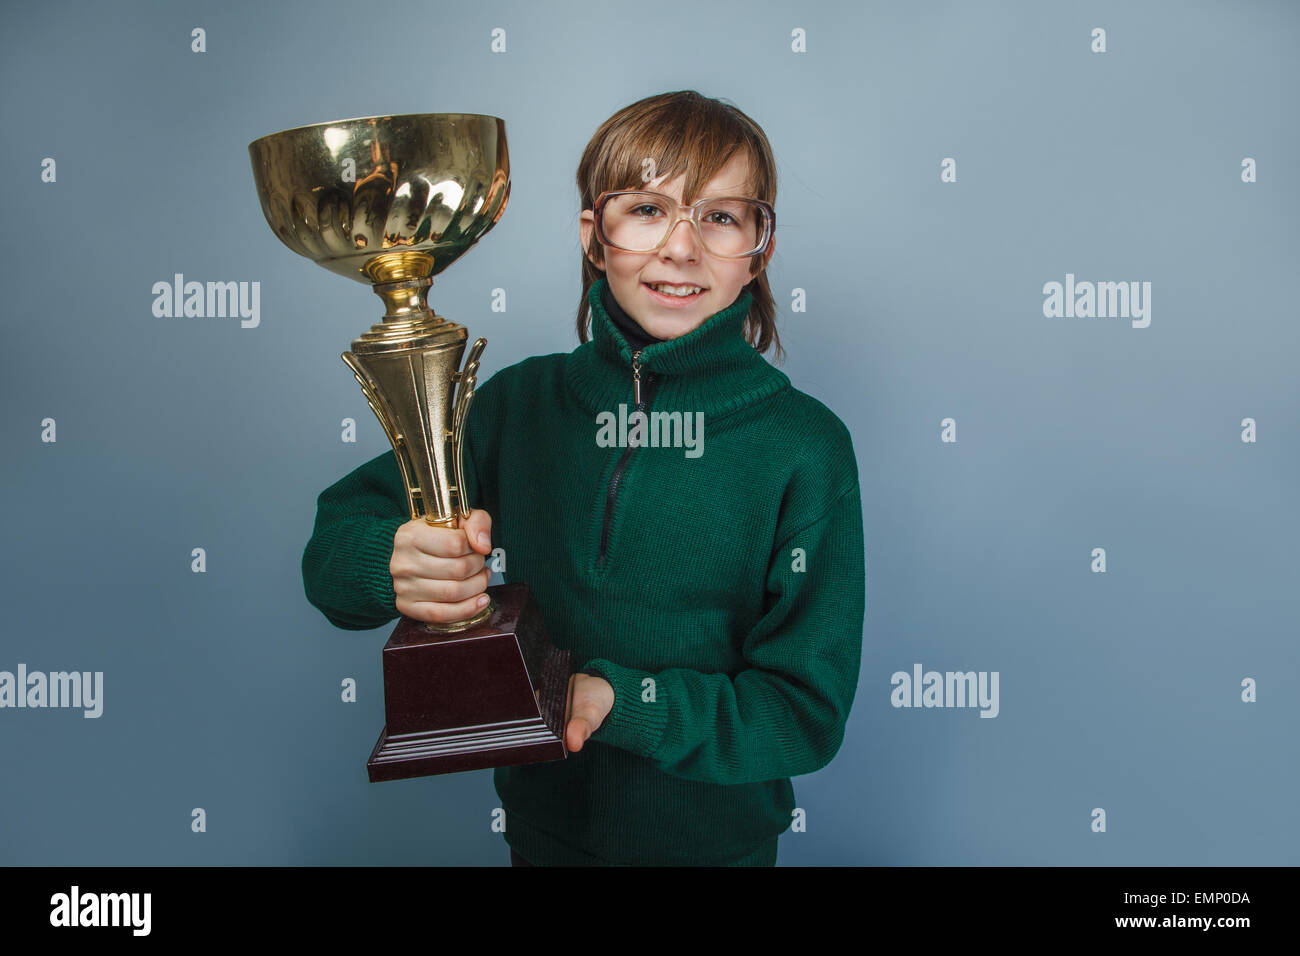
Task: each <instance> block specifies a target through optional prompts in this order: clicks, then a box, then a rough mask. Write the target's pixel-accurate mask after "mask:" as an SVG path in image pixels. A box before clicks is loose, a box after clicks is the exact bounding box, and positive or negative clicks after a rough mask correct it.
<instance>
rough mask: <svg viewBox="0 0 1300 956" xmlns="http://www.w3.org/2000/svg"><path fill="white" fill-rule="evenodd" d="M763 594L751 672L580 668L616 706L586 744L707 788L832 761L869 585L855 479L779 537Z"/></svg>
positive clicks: (596, 662)
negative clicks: (600, 682) (607, 688)
mask: <svg viewBox="0 0 1300 956" xmlns="http://www.w3.org/2000/svg"><path fill="white" fill-rule="evenodd" d="M796 548H799V549H802V553H803V558H802V560H803V562H805V564H804V565H803V567H804V568H805V569H804V570H800V567H801V565H800V558H799V556H798V554H797V553H795V552H794V549H796ZM766 587H767V593H768V600H767V611H766V613H764V615H763V616H762V617H761V618H760V619H759V621H758V623H757V624H756V625H755V626H754V627H753V628H752V629H751V631H750V632H749V634H748V635H746V637H745V640H744V644H743V655H744V658H745V661H746V663H747V664H748V665H749V666H748V668H746V669H744V670H741V671H740V672H739V673H737V674H735V676H734V677H733V676H730V675H728V674H707V673H702V672H699V671H696V670H691V669H685V668H673V669H669V670H664V671H660V672H658V673H651V672H648V671H641V670H637V669H635V668H630V667H624V666H621V665H619V664H616V663H614V662H613V661H609V660H606V659H604V658H596V659H592V660H589V661H587V662H586V664H585V665H584V666H583V668H582V670H583V671H585V672H586V673H594V674H597V675H599V676H601V677H604V678H605V680H607V681H608V682H609V683H610V684H611V685H612V686H613V688H614V708H613V710H611V711H610V713H609V715H608V717H606V718H605V721H604V722H603V723H602V724H601V726H600V727H599V728H598V729H597V730H596V732H595V733H594V734H592V736H591V738H590V739H591V740H595V741H600V742H602V743H605V744H609V745H611V746H614V747H619V748H622V749H624V750H628V751H631V752H632V753H635V754H638V755H640V756H642V757H645V758H647V759H649V760H651V761H653V762H654V764H655V765H656V766H657V767H659V769H661V770H663V771H664V772H666V773H670V774H673V775H675V776H679V777H684V778H686V779H689V780H698V781H703V782H707V783H721V784H738V783H750V782H754V781H760V780H773V779H781V778H785V777H791V776H796V775H798V774H805V773H811V772H813V771H815V770H818V769H820V768H821V767H824V766H825V765H826V764H828V763H830V761H831V758H833V757H834V756H835V753H836V751H837V750H838V749H839V746H840V743H841V742H842V741H843V738H844V726H845V723H846V721H847V719H848V714H849V708H850V707H851V706H852V704H853V698H854V695H855V693H856V691H857V683H858V669H859V665H860V662H861V653H862V626H863V619H864V612H865V602H866V577H865V552H864V548H863V532H862V503H861V492H860V490H859V485H858V483H857V480H856V475H855V477H854V480H853V483H852V485H851V486H850V487H849V488H847V489H846V490H844V491H843V492H842V493H840V494H839V495H838V497H834V498H833V500H831V501H830V502H829V503H828V504H827V506H826V508H825V510H824V512H823V513H822V514H821V515H820V516H818V517H817V518H816V520H814V521H812V522H811V523H808V524H805V525H804V526H802V527H800V528H798V529H797V530H795V531H793V532H791V533H789V534H786V535H784V536H783V538H782V540H781V541H780V542H779V543H778V545H777V546H776V547H775V548H774V549H773V552H772V555H771V559H770V563H769V567H768V572H767V582H766Z"/></svg>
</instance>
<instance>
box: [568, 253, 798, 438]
mask: <svg viewBox="0 0 1300 956" xmlns="http://www.w3.org/2000/svg"><path fill="white" fill-rule="evenodd" d="M607 284H608V279H606V278H605V277H603V276H602V277H601V278H599V279H597V280H596V282H594V283H593V284H592V286H591V288H590V290H589V291H588V293H587V304H588V307H589V308H590V310H591V341H589V342H586V343H584V344H583V345H580V346H579V347H578V348H577V349H576V350H574V352H573V353H572V354H571V355H570V356H569V363H568V371H567V372H566V377H567V378H568V381H569V386H570V390H571V391H572V392H573V393H574V395H575V396H576V397H577V398H578V399H579V400H580V401H581V402H582V403H583V404H584V405H585V406H586V407H587V408H588V409H589V410H591V411H593V412H600V411H615V412H616V411H617V409H618V406H619V404H620V403H624V404H630V403H631V400H632V354H633V352H635V351H637V347H636V346H632V345H630V344H629V343H628V341H627V339H626V338H625V337H624V336H623V335H622V333H621V332H620V330H619V328H618V326H617V325H616V323H615V321H614V319H613V317H612V316H611V315H610V314H609V313H608V312H607V311H606V309H605V306H604V302H603V301H602V300H603V296H604V287H605V286H606V285H607ZM752 302H753V294H752V293H750V292H748V291H745V292H742V293H741V294H740V296H739V297H737V299H736V301H735V302H733V303H732V304H731V305H729V306H728V307H727V308H725V309H723V310H722V311H720V312H716V313H714V314H713V315H712V316H710V317H709V318H707V319H705V320H704V322H702V323H700V325H699V326H697V327H696V328H694V329H692V330H691V331H689V332H686V333H684V334H682V335H680V336H678V337H677V338H675V339H666V340H661V341H657V342H652V343H651V344H649V345H646V346H644V347H641V348H640V355H639V356H638V365H639V367H640V369H641V375H642V384H643V385H644V386H646V389H645V392H644V393H643V394H645V395H646V396H648V402H649V406H650V407H652V408H653V409H656V410H663V411H682V412H703V413H705V414H706V415H708V416H714V417H716V416H718V415H723V414H727V413H729V412H732V411H736V410H737V409H739V408H742V407H744V406H746V405H749V404H752V403H753V402H756V401H758V400H760V399H762V398H764V397H766V396H768V395H771V394H773V393H774V392H776V391H779V390H780V389H782V388H784V387H786V386H788V385H789V383H790V380H789V378H787V377H786V375H785V373H784V372H782V371H780V370H779V369H776V368H773V367H772V366H771V365H770V364H769V363H768V362H767V360H766V359H764V358H763V356H762V355H760V354H759V353H758V352H757V351H756V350H755V349H754V347H753V346H752V345H750V344H749V343H748V342H747V341H745V336H744V327H745V321H746V319H747V317H748V315H749V308H750V305H751V304H752Z"/></svg>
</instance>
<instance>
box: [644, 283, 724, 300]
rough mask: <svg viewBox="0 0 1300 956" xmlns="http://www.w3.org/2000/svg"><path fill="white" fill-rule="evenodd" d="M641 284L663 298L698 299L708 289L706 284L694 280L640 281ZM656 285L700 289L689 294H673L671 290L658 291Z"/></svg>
mask: <svg viewBox="0 0 1300 956" xmlns="http://www.w3.org/2000/svg"><path fill="white" fill-rule="evenodd" d="M641 284H642V285H643V286H645V287H646V288H647V289H649V290H650V291H651V292H653V293H654V294H655V295H658V296H662V297H663V298H665V299H682V300H689V299H698V298H699V297H700V296H702V295H704V293H706V292H708V291H709V289H708V287H707V286H702V285H699V284H697V283H694V282H653V283H652V282H642V283H641ZM656 285H666V286H675V287H676V288H678V289H681V288H686V287H690V288H696V289H699V290H700V291H699V292H692V293H690V294H689V295H673V294H672V293H671V292H660V291H659V290H658V289H656V288H655V286H656Z"/></svg>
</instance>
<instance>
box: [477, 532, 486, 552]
mask: <svg viewBox="0 0 1300 956" xmlns="http://www.w3.org/2000/svg"><path fill="white" fill-rule="evenodd" d="M488 543H489V538H488V536H487V532H486V531H480V532H479V533H478V546H479V547H480V548H486V547H487V546H488Z"/></svg>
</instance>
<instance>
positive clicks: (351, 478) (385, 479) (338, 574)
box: [302, 383, 491, 631]
mask: <svg viewBox="0 0 1300 956" xmlns="http://www.w3.org/2000/svg"><path fill="white" fill-rule="evenodd" d="M485 384H488V383H485ZM486 391H487V390H486V389H485V388H483V387H482V386H480V388H479V389H477V390H476V392H475V395H474V400H473V401H472V402H471V403H470V411H469V422H468V426H467V431H466V441H465V447H464V467H465V484H466V486H467V487H468V499H467V500H468V501H469V502H470V504H471V505H472V506H474V507H481V508H486V509H488V511H489V513H491V505H489V504H488V503H486V502H481V501H480V499H479V494H480V489H481V485H480V483H479V469H478V467H477V464H476V451H475V448H476V444H477V443H478V442H479V441H481V439H482V430H483V429H484V428H486V427H487V425H488V423H489V422H490V414H491V413H490V411H489V409H487V408H485V406H486V405H487V404H488V402H486V401H484V398H486V395H484V394H483V393H484V392H486ZM409 507H410V506H409V505H408V504H407V500H406V487H405V486H404V485H403V484H402V473H401V470H400V469H399V468H398V467H397V456H396V455H395V454H394V453H393V451H392V449H389V450H388V451H386V452H384V453H383V454H382V455H378V456H376V457H375V458H372V459H370V461H368V462H366V463H365V464H364V465H361V466H360V467H359V468H357V469H355V470H354V471H352V472H351V473H350V474H348V475H345V476H344V477H343V478H341V479H339V480H338V481H337V482H335V483H334V484H332V485H330V486H329V487H328V488H326V489H325V490H324V491H322V492H321V493H320V496H319V497H318V498H317V499H316V524H315V527H314V528H313V530H312V535H311V539H310V540H309V541H308V542H307V547H306V548H305V549H304V551H303V556H302V581H303V588H304V590H305V592H306V595H307V600H308V601H309V602H310V603H311V604H312V606H313V607H315V608H317V609H318V610H319V611H320V612H321V613H322V614H324V615H325V617H326V619H327V620H328V621H329V622H330V623H331V624H333V625H334V626H335V627H340V628H343V629H344V630H348V631H367V630H371V629H373V628H376V627H382V626H383V625H384V624H387V623H388V622H389V621H392V620H394V619H396V618H397V617H400V614H399V612H398V610H397V595H396V594H395V593H394V591H393V575H392V572H391V571H390V570H389V567H390V562H391V561H392V558H393V538H394V536H395V535H396V534H397V529H398V528H400V527H401V526H402V525H404V524H405V523H406V522H408V521H410V520H411V515H410V510H409Z"/></svg>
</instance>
